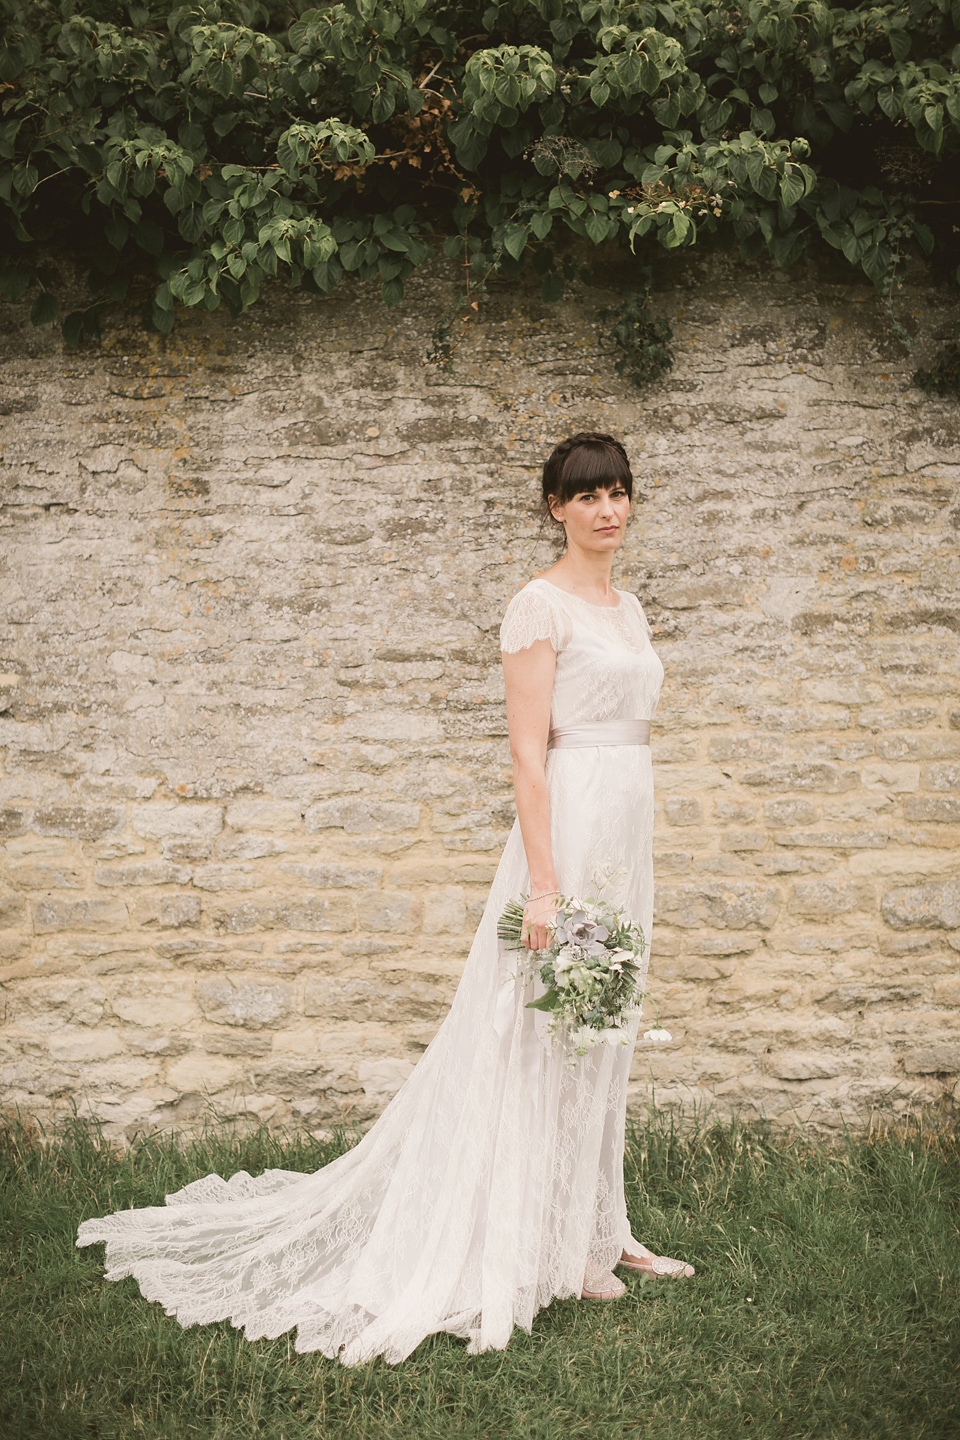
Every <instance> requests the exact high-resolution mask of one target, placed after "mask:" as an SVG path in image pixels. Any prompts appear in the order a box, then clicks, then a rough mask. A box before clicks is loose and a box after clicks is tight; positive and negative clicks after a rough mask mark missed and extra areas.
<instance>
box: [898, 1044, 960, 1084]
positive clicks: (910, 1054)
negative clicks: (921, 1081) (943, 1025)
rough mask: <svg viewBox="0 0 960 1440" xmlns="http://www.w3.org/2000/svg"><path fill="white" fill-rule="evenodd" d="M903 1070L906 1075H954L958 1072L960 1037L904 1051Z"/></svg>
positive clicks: (959, 1066) (959, 1064) (959, 1065)
mask: <svg viewBox="0 0 960 1440" xmlns="http://www.w3.org/2000/svg"><path fill="white" fill-rule="evenodd" d="M903 1068H904V1070H906V1072H907V1074H908V1075H956V1074H957V1072H958V1071H960V1036H958V1037H957V1038H955V1039H954V1040H952V1041H951V1040H940V1041H934V1042H933V1043H931V1044H929V1045H918V1046H915V1047H913V1048H911V1049H910V1050H906V1051H904V1055H903Z"/></svg>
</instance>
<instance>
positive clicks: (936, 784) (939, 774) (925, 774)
mask: <svg viewBox="0 0 960 1440" xmlns="http://www.w3.org/2000/svg"><path fill="white" fill-rule="evenodd" d="M920 782H921V784H922V785H923V788H924V789H925V790H960V765H927V766H925V767H924V769H923V771H922V772H921V776H920Z"/></svg>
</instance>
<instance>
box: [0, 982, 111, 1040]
mask: <svg viewBox="0 0 960 1440" xmlns="http://www.w3.org/2000/svg"><path fill="white" fill-rule="evenodd" d="M7 993H8V996H9V1003H10V1009H11V1011H12V1018H13V1019H14V1021H15V1022H16V1023H17V1024H18V1025H28V1026H29V1027H30V1029H31V1030H36V1031H49V1030H57V1029H60V1028H61V1026H64V1025H97V1024H99V1022H100V1021H101V1020H102V1019H103V1015H104V1009H105V1007H106V1003H107V992H106V990H104V988H103V986H102V985H99V984H97V982H96V981H93V980H83V979H67V978H63V979H49V980H48V979H46V978H44V979H39V978H38V979H34V980H25V981H22V982H20V983H19V984H17V985H15V986H11V987H9V990H8V992H7Z"/></svg>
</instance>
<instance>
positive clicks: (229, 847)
mask: <svg viewBox="0 0 960 1440" xmlns="http://www.w3.org/2000/svg"><path fill="white" fill-rule="evenodd" d="M289 849H290V840H289V838H278V837H277V836H276V835H260V834H257V832H256V831H252V830H250V831H246V832H243V833H241V834H239V835H236V834H234V833H233V832H232V831H227V832H226V833H225V834H223V835H221V837H220V839H219V840H218V841H217V855H218V856H219V857H220V859H221V860H262V859H264V858H265V857H266V856H268V855H283V854H285V853H286V852H287V851H288V850H289ZM209 853H211V852H210V851H207V854H209ZM203 858H204V859H206V855H205V856H204V857H203Z"/></svg>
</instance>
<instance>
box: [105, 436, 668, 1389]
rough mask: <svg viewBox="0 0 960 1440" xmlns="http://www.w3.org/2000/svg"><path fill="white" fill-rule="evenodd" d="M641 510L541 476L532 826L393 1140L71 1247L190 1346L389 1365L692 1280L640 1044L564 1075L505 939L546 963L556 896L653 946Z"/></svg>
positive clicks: (139, 1215) (208, 1185) (523, 819)
mask: <svg viewBox="0 0 960 1440" xmlns="http://www.w3.org/2000/svg"><path fill="white" fill-rule="evenodd" d="M632 491H633V477H632V475H631V472H630V466H629V463H628V461H627V456H626V452H625V451H624V449H623V447H622V445H620V444H619V443H618V442H617V441H615V440H614V439H612V438H611V437H610V436H609V435H601V434H593V433H580V434H577V435H574V436H572V437H571V438H570V439H568V440H565V441H563V443H562V444H560V445H558V446H557V448H556V449H555V450H554V451H553V453H552V454H551V456H550V458H549V459H548V461H547V463H546V465H545V466H544V470H543V495H544V500H545V503H546V506H547V510H548V513H549V515H550V516H551V517H552V518H553V520H555V521H557V522H558V523H559V524H561V525H562V526H563V528H564V530H565V532H566V548H565V551H564V554H563V556H562V558H561V559H560V560H559V561H558V562H557V563H556V564H555V565H553V566H551V567H550V569H548V570H546V571H545V572H544V573H543V574H542V575H540V576H538V577H537V579H535V580H531V581H530V583H529V584H527V585H526V586H524V588H523V589H522V590H521V591H520V593H519V594H518V595H516V596H514V598H513V600H512V601H511V602H510V604H509V606H508V607H507V612H506V615H505V616H504V620H503V624H502V626H501V630H500V638H501V648H502V650H503V669H504V676H505V680H506V695H507V724H508V728H509V734H510V749H511V753H512V756H513V772H514V785H515V790H516V802H517V821H516V823H515V824H514V827H513V830H512V831H511V833H510V836H509V839H508V840H507V844H506V848H505V849H504V852H503V856H502V858H501V860H500V864H499V867H498V869H497V873H496V876H495V878H494V881H493V886H492V888H491V891H490V895H489V898H488V900H487V905H486V909H485V910H484V913H483V918H482V919H481V921H480V925H479V928H478V930H477V933H476V937H475V939H474V942H473V945H472V947H471V950H470V955H469V959H468V961H467V964H466V968H465V970H464V973H463V978H462V980H461V982H460V985H459V987H458V989H457V993H456V996H455V998H454V1001H453V1004H452V1007H451V1009H450V1013H449V1014H448V1015H447V1018H446V1019H445V1021H444V1022H443V1024H442V1025H441V1027H440V1029H439V1031H438V1032H437V1035H436V1036H435V1038H434V1039H433V1041H432V1042H431V1044H430V1046H429V1047H428V1049H427V1050H426V1052H425V1054H424V1055H423V1057H422V1059H421V1060H420V1062H419V1064H418V1065H417V1067H416V1069H415V1070H414V1072H413V1074H412V1075H411V1076H410V1078H409V1079H408V1080H407V1082H406V1083H405V1084H404V1086H403V1088H402V1089H401V1090H400V1091H399V1092H398V1093H397V1095H396V1096H395V1097H394V1098H393V1100H392V1101H391V1103H390V1104H389V1105H388V1106H387V1108H386V1110H385V1111H384V1112H383V1114H382V1115H381V1116H380V1119H379V1120H378V1121H377V1122H376V1124H375V1125H374V1126H373V1127H372V1128H371V1129H370V1130H369V1131H368V1132H367V1134H366V1135H365V1136H364V1138H363V1139H362V1140H361V1141H360V1143H359V1144H358V1145H357V1146H356V1147H355V1148H354V1149H352V1150H350V1151H348V1152H347V1154H345V1155H342V1156H341V1157H340V1158H339V1159H337V1160H334V1161H333V1162H332V1163H331V1164H329V1165H326V1166H325V1167H324V1168H323V1169H321V1170H318V1171H316V1172H315V1173H314V1174H312V1175H302V1174H298V1173H296V1172H293V1171H288V1170H268V1171H266V1172H265V1173H264V1174H262V1175H259V1176H257V1177H255V1178H254V1177H252V1176H250V1175H248V1174H247V1173H246V1172H245V1171H241V1172H240V1173H239V1174H236V1175H234V1176H233V1177H232V1178H231V1179H230V1180H223V1179H221V1177H220V1176H219V1175H207V1176H206V1177H204V1178H203V1179H201V1180H196V1181H194V1182H193V1183H192V1184H190V1185H187V1186H185V1188H184V1189H182V1190H179V1191H177V1192H176V1194H173V1195H168V1196H167V1197H166V1205H158V1206H154V1207H150V1208H148V1209H142V1210H124V1211H119V1212H117V1213H116V1214H113V1215H107V1216H105V1217H104V1218H103V1219H95V1220H86V1221H84V1223H83V1224H82V1225H81V1226H80V1231H79V1237H78V1240H77V1243H78V1245H92V1244H95V1243H97V1242H98V1241H105V1242H106V1246H107V1250H106V1260H107V1272H106V1273H107V1278H108V1279H110V1280H119V1279H121V1278H122V1277H123V1276H126V1275H133V1276H135V1277H136V1279H137V1281H138V1282H139V1285H140V1288H141V1290H142V1292H143V1294H144V1295H145V1296H146V1298H147V1299H148V1300H158V1301H160V1303H161V1304H162V1305H163V1306H164V1307H165V1308H166V1311H167V1313H168V1314H169V1315H175V1316H176V1317H177V1319H178V1320H179V1322H180V1324H181V1325H184V1326H186V1325H195V1324H207V1323H210V1322H212V1321H215V1320H223V1319H228V1320H230V1321H231V1322H232V1324H234V1325H236V1326H241V1327H242V1328H243V1330H244V1332H245V1334H246V1336H247V1338H248V1339H250V1340H254V1339H258V1338H260V1337H264V1336H266V1337H270V1338H273V1337H275V1336H278V1335H280V1334H282V1333H283V1332H284V1331H286V1330H289V1329H291V1328H292V1327H294V1326H295V1327H296V1329H297V1340H296V1348H297V1350H298V1351H300V1352H304V1351H309V1350H319V1351H321V1352H322V1353H323V1354H324V1355H327V1356H329V1357H331V1358H337V1357H338V1358H339V1359H340V1360H342V1362H343V1363H344V1364H345V1365H357V1364H360V1363H362V1362H364V1361H367V1360H370V1359H372V1358H373V1357H374V1356H376V1355H383V1356H384V1357H385V1358H386V1359H387V1360H388V1361H389V1362H391V1363H396V1362H398V1361H400V1360H403V1359H405V1358H406V1357H407V1356H408V1355H410V1353H411V1352H412V1351H413V1350H414V1349H415V1348H416V1346H417V1345H418V1344H419V1343H420V1341H421V1340H423V1339H424V1337H425V1336H427V1335H430V1334H433V1333H435V1332H437V1331H448V1332H449V1333H451V1334H454V1335H460V1336H464V1337H466V1338H467V1339H468V1340H469V1349H470V1350H471V1351H473V1352H477V1351H481V1350H487V1349H502V1348H503V1347H504V1346H505V1345H506V1344H507V1341H508V1340H509V1338H510V1334H511V1331H512V1329H513V1327H514V1326H515V1325H520V1326H522V1327H523V1328H524V1329H525V1330H528V1331H529V1329H530V1327H531V1324H532V1322H533V1318H534V1316H535V1315H536V1313H537V1311H538V1310H540V1309H541V1308H542V1307H543V1306H544V1305H547V1304H549V1303H550V1301H551V1300H553V1299H555V1298H557V1297H569V1296H582V1297H583V1298H585V1299H594V1300H611V1299H614V1298H615V1297H616V1296H618V1295H620V1294H622V1293H623V1291H624V1288H625V1287H624V1285H623V1282H622V1281H621V1280H619V1279H618V1278H617V1277H616V1276H615V1275H614V1274H613V1273H612V1272H613V1269H614V1267H616V1266H621V1267H623V1268H626V1269H630V1270H638V1271H646V1272H647V1273H650V1274H653V1275H656V1276H671V1275H677V1276H680V1275H692V1274H693V1273H694V1272H693V1268H692V1266H689V1265H685V1264H684V1263H683V1262H682V1261H678V1260H672V1259H669V1258H667V1257H664V1256H658V1255H655V1254H654V1253H653V1252H652V1251H651V1250H649V1249H647V1247H646V1246H644V1245H641V1244H639V1243H638V1242H637V1241H636V1240H634V1238H633V1236H632V1235H631V1233H630V1226H629V1222H628V1220H627V1212H626V1206H625V1202H624V1191H623V1148H624V1124H625V1110H626V1091H627V1079H628V1075H629V1070H630V1061H631V1056H632V1053H633V1046H634V1042H635V1040H636V1032H637V1025H638V1021H637V1020H636V1019H634V1020H632V1021H631V1023H630V1029H629V1042H630V1043H629V1044H628V1045H626V1046H623V1045H617V1046H614V1047H612V1046H610V1045H607V1044H600V1045H599V1046H597V1047H596V1049H594V1050H591V1051H590V1052H589V1053H588V1054H587V1055H586V1056H584V1057H583V1058H581V1059H577V1060H575V1061H574V1063H573V1064H571V1063H570V1060H569V1058H568V1057H567V1056H565V1055H564V1054H563V1052H562V1050H560V1049H559V1047H557V1046H555V1045H552V1044H551V1041H550V1038H549V1037H548V1036H547V1035H546V1033H545V1025H544V1017H543V1015H542V1014H541V1012H539V1011H535V1010H531V1009H528V1008H526V1001H527V1000H528V999H529V998H530V991H529V990H528V989H525V988H524V982H523V980H522V979H518V978H517V977H516V975H515V970H516V957H515V955H513V954H511V953H510V952H509V951H505V950H503V949H502V948H501V946H500V944H499V942H498V939H497V920H498V918H499V916H500V914H501V912H502V910H503V907H504V904H505V903H506V902H507V901H508V900H510V899H513V898H515V897H518V896H521V895H528V896H529V899H528V900H527V903H526V908H525V912H524V927H525V935H526V937H527V944H528V945H529V947H530V949H532V950H541V949H543V948H545V947H546V946H547V945H548V944H549V929H550V925H551V921H552V919H553V916H554V914H555V911H556V908H557V903H558V895H559V894H561V893H562V894H564V895H575V896H579V897H582V898H585V897H587V896H589V895H591V894H593V893H596V885H597V884H598V883H603V884H604V887H605V888H604V890H603V898H604V900H606V901H608V902H609V903H611V904H613V905H615V906H622V907H623V908H624V910H625V912H626V915H627V918H628V919H629V920H631V921H632V922H634V923H639V924H640V925H641V926H642V927H643V932H644V934H645V935H646V936H647V937H648V939H649V935H650V925H651V919H652V911H653V870H652V856H651V842H652V834H653V780H652V772H651V762H650V750H649V746H648V740H649V731H650V718H651V716H652V715H653V712H654V710H655V708H656V705H657V700H658V697H659V692H660V684H661V681H662V678H663V667H662V665H661V663H660V661H659V659H658V658H657V656H656V654H655V653H654V651H653V649H652V647H651V645H650V640H649V627H648V625H647V622H646V619H645V618H644V614H643V611H642V609H641V607H640V604H639V602H638V601H637V599H636V598H635V597H634V596H633V595H630V594H627V593H626V592H624V591H620V590H615V589H613V587H612V586H611V584H610V573H611V567H612V563H613V557H614V553H615V551H616V550H617V548H618V546H619V545H620V544H621V543H622V541H623V537H624V530H625V527H626V524H627V518H628V515H629V512H630V500H631V495H632ZM598 877H600V878H599V879H598ZM603 877H605V878H603ZM641 979H642V977H641Z"/></svg>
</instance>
